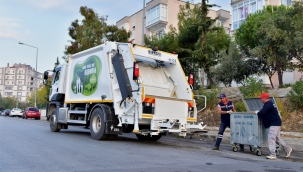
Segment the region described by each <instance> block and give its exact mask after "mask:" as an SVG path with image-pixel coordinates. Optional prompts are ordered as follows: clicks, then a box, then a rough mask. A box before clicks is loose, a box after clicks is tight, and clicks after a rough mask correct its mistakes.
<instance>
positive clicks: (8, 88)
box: [5, 87, 13, 90]
mask: <svg viewBox="0 0 303 172" xmlns="http://www.w3.org/2000/svg"><path fill="white" fill-rule="evenodd" d="M5 89H6V90H13V87H5Z"/></svg>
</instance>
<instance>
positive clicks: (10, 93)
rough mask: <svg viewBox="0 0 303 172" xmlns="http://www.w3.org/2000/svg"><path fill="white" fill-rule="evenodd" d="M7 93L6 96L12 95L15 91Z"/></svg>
mask: <svg viewBox="0 0 303 172" xmlns="http://www.w3.org/2000/svg"><path fill="white" fill-rule="evenodd" d="M5 95H6V96H11V95H13V92H5Z"/></svg>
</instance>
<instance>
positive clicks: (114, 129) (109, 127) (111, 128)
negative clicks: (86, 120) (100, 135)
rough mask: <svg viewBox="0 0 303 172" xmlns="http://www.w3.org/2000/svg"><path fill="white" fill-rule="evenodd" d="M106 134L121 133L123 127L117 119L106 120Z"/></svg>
mask: <svg viewBox="0 0 303 172" xmlns="http://www.w3.org/2000/svg"><path fill="white" fill-rule="evenodd" d="M105 134H113V135H121V134H122V127H118V126H117V122H116V121H106V129H105Z"/></svg>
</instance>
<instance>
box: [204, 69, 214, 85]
mask: <svg viewBox="0 0 303 172" xmlns="http://www.w3.org/2000/svg"><path fill="white" fill-rule="evenodd" d="M205 73H206V75H207V81H208V86H209V88H211V87H212V86H213V85H214V80H213V79H212V78H211V76H210V71H209V69H205Z"/></svg>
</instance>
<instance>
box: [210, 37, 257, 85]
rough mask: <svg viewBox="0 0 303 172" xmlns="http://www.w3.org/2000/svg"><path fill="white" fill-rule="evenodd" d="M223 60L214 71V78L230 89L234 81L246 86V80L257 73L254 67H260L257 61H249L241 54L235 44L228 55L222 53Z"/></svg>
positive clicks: (231, 45) (232, 44)
mask: <svg viewBox="0 0 303 172" xmlns="http://www.w3.org/2000/svg"><path fill="white" fill-rule="evenodd" d="M221 53H222V56H223V58H222V59H221V61H220V64H218V65H217V66H215V69H213V75H214V78H215V79H216V80H217V81H220V82H222V83H223V84H224V85H225V86H226V87H228V86H229V87H230V86H231V83H232V81H236V83H237V84H242V85H245V82H244V80H245V79H247V78H248V77H249V76H250V75H252V74H254V73H256V72H257V71H256V68H255V67H254V66H256V65H259V64H258V63H259V61H258V60H257V59H247V58H246V57H245V55H244V54H243V53H241V52H240V51H239V49H238V47H237V45H236V43H235V42H232V43H231V44H230V47H229V50H228V53H226V52H221Z"/></svg>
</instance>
